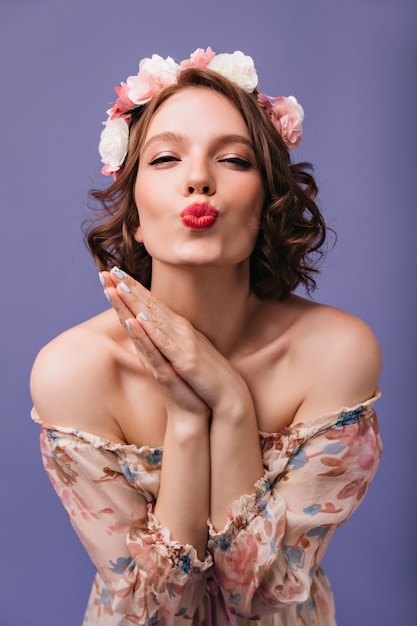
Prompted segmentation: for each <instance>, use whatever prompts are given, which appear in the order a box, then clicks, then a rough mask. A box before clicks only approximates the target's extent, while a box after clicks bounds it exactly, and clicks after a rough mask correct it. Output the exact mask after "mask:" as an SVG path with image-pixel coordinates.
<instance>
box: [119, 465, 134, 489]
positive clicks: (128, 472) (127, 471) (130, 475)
mask: <svg viewBox="0 0 417 626" xmlns="http://www.w3.org/2000/svg"><path fill="white" fill-rule="evenodd" d="M120 469H121V470H122V472H123V474H124V476H125V478H126V480H127V481H129V483H130V484H131V485H134V484H135V483H136V482H137V479H138V473H137V472H134V471H133V470H132V468H131V467H129V466H128V465H126V464H125V463H120Z"/></svg>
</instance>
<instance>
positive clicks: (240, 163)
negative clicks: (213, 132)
mask: <svg viewBox="0 0 417 626" xmlns="http://www.w3.org/2000/svg"><path fill="white" fill-rule="evenodd" d="M219 162H220V163H231V164H232V165H235V166H237V167H240V168H242V169H246V170H247V169H249V168H250V167H252V164H251V163H250V162H249V161H247V160H246V159H242V158H240V157H224V158H223V159H220V161H219Z"/></svg>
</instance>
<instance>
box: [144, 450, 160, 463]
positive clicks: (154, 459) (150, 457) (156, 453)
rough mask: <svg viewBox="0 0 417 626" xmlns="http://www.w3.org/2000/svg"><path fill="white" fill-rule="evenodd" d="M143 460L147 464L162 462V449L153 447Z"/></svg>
mask: <svg viewBox="0 0 417 626" xmlns="http://www.w3.org/2000/svg"><path fill="white" fill-rule="evenodd" d="M145 461H146V462H147V464H148V465H156V466H159V465H160V464H161V462H162V450H161V449H160V448H155V450H152V452H151V453H150V454H147V455H146V457H145Z"/></svg>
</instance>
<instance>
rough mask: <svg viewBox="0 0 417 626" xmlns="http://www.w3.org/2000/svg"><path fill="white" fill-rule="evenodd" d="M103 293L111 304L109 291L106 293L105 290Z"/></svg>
mask: <svg viewBox="0 0 417 626" xmlns="http://www.w3.org/2000/svg"><path fill="white" fill-rule="evenodd" d="M103 293H104V295H105V296H106V298H107V300H108V301H109V302H110V304H111V300H110V296H109V294H108V293H107V291H106V290H104V291H103Z"/></svg>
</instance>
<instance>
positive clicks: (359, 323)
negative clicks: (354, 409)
mask: <svg viewBox="0 0 417 626" xmlns="http://www.w3.org/2000/svg"><path fill="white" fill-rule="evenodd" d="M300 306H301V308H302V309H303V312H302V314H301V315H300V316H299V317H298V319H297V323H296V324H295V325H294V332H295V336H296V340H295V341H294V342H293V352H294V354H295V355H296V358H297V363H300V367H301V369H302V370H304V376H305V380H307V381H308V383H307V387H306V395H305V399H304V401H303V402H302V404H301V406H300V408H299V410H298V412H297V414H296V421H297V420H304V419H305V418H306V417H307V416H308V415H314V414H316V415H317V414H322V413H325V412H328V411H334V410H337V409H339V408H341V407H342V406H354V405H356V404H358V403H360V402H363V401H365V400H367V399H369V398H370V397H372V396H373V395H374V393H375V391H376V389H377V386H378V379H379V376H380V371H381V361H382V358H381V350H380V346H379V343H378V340H377V338H376V336H375V334H374V332H373V331H372V329H371V328H370V327H369V325H368V324H367V323H366V322H364V321H363V320H362V319H360V318H359V317H356V316H355V315H352V314H350V313H347V312H345V311H341V310H340V309H336V308H334V307H330V306H326V305H320V304H314V303H308V302H307V303H304V302H301V305H300Z"/></svg>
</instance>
